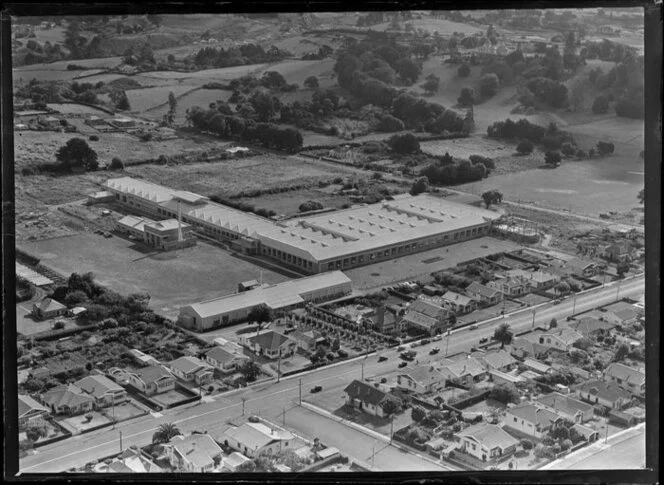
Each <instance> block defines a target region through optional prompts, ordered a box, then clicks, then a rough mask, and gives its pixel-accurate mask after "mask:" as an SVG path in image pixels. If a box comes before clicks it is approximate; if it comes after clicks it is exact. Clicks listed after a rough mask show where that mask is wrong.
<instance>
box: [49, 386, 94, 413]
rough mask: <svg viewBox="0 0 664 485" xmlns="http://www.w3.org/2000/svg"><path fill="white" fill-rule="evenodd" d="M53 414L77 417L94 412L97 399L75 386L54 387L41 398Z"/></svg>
mask: <svg viewBox="0 0 664 485" xmlns="http://www.w3.org/2000/svg"><path fill="white" fill-rule="evenodd" d="M41 400H42V402H43V403H44V404H46V405H47V406H48V407H49V408H51V412H52V413H53V414H65V415H68V416H76V415H78V414H83V413H87V412H89V411H92V410H94V408H95V398H94V397H92V396H90V395H89V394H88V393H86V392H85V391H83V390H82V389H81V388H79V387H78V386H75V385H74V384H68V385H63V386H58V387H54V388H53V389H51V390H50V391H47V392H45V393H44V394H42V396H41Z"/></svg>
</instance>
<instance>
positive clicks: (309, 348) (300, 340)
mask: <svg viewBox="0 0 664 485" xmlns="http://www.w3.org/2000/svg"><path fill="white" fill-rule="evenodd" d="M288 337H289V338H290V339H291V340H293V341H295V342H296V343H297V346H298V347H299V348H300V349H302V350H304V351H306V352H314V351H315V350H316V348H317V347H318V346H319V345H322V344H324V343H325V342H326V340H327V339H326V338H325V337H323V335H321V334H320V333H318V332H315V331H314V330H309V331H301V330H295V331H294V332H291V333H290V334H288Z"/></svg>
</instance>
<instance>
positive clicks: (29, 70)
mask: <svg viewBox="0 0 664 485" xmlns="http://www.w3.org/2000/svg"><path fill="white" fill-rule="evenodd" d="M121 62H122V58H121V57H105V58H99V59H77V60H75V61H72V60H67V61H57V62H51V63H49V64H31V65H29V66H22V67H17V68H15V69H14V70H13V79H14V82H15V83H16V82H17V81H19V80H22V81H29V80H30V79H32V78H33V77H34V78H37V79H39V80H43V81H47V80H49V81H58V80H66V79H74V78H75V77H78V76H80V75H81V74H84V73H85V71H68V70H67V65H68V64H76V65H78V66H82V67H86V68H88V69H102V68H104V69H106V68H112V67H115V66H118V65H119V64H120V63H121ZM58 73H59V74H58ZM58 76H60V77H58Z"/></svg>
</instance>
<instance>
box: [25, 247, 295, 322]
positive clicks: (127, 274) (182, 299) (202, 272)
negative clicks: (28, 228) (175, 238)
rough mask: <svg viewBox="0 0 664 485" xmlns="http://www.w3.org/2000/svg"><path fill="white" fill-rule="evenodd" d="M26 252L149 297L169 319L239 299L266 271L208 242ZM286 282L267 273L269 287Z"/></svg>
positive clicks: (119, 289)
mask: <svg viewBox="0 0 664 485" xmlns="http://www.w3.org/2000/svg"><path fill="white" fill-rule="evenodd" d="M22 248H23V249H25V250H26V251H28V252H29V253H31V254H34V255H35V256H37V257H39V258H41V260H42V262H43V263H44V264H45V265H47V266H49V267H52V268H53V269H55V270H56V271H59V272H61V273H63V274H64V275H70V274H71V273H75V272H76V273H86V272H92V273H94V274H95V277H96V280H97V281H98V282H99V283H100V284H102V285H105V286H108V287H109V288H111V289H112V290H115V291H117V292H119V293H121V294H124V295H126V294H129V293H135V292H147V293H148V294H149V295H150V296H151V297H152V298H151V300H150V306H151V307H152V308H153V309H154V310H155V311H157V312H158V313H160V314H162V315H165V316H169V317H174V316H176V315H177V313H178V308H179V307H180V306H184V305H188V304H191V303H195V302H199V301H202V300H205V299H209V298H214V297H218V296H223V295H227V294H230V293H233V292H234V291H235V290H236V289H237V284H238V283H240V282H241V281H246V280H250V279H257V278H258V277H259V275H260V270H261V268H259V267H258V266H255V265H253V264H251V263H249V262H246V261H244V260H241V259H238V258H236V257H234V256H232V255H231V254H229V253H227V252H226V251H224V250H222V249H221V248H218V247H215V246H212V245H210V244H208V243H205V242H202V241H199V242H198V245H196V246H194V247H192V248H186V249H181V250H177V251H169V252H160V251H156V250H150V251H149V252H148V251H147V250H146V248H145V246H142V245H141V247H139V246H138V245H136V244H135V242H134V241H129V240H126V239H124V238H120V237H117V236H116V237H112V238H109V239H106V238H104V237H102V236H99V235H96V234H79V235H76V236H71V237H63V238H57V239H50V240H45V241H36V242H28V243H26V244H23V245H22ZM286 280H288V278H287V277H285V276H283V275H281V274H278V273H275V272H272V271H269V270H267V269H263V281H264V282H265V283H279V282H282V281H286Z"/></svg>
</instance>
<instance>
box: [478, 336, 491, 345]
mask: <svg viewBox="0 0 664 485" xmlns="http://www.w3.org/2000/svg"><path fill="white" fill-rule="evenodd" d="M488 341H489V337H484V338H481V339H480V343H481V344H485V343H487V342H488Z"/></svg>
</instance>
